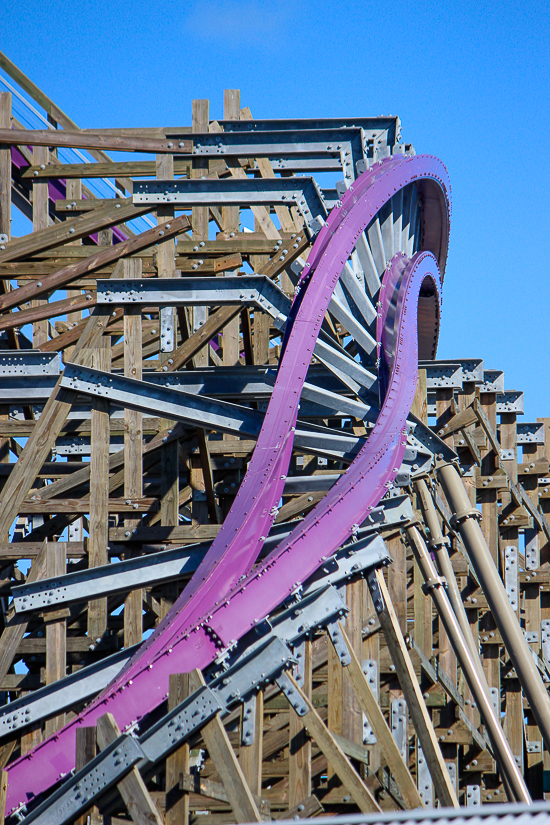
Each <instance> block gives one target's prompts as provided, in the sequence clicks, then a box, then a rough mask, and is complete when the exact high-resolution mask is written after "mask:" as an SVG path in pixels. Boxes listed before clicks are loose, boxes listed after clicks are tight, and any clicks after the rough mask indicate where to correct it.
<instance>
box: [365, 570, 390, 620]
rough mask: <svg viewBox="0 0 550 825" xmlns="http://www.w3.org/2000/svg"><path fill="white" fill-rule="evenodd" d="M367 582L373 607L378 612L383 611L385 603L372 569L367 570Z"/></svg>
mask: <svg viewBox="0 0 550 825" xmlns="http://www.w3.org/2000/svg"><path fill="white" fill-rule="evenodd" d="M367 583H368V586H369V590H370V595H371V598H372V603H373V605H374V609H375V610H376V612H377V613H378V614H380V613H383V611H384V610H385V609H386V605H385V604H384V597H383V596H382V593H381V592H380V588H379V587H378V582H377V580H376V574H375V573H374V571H373V570H371V571H369V574H368V576H367Z"/></svg>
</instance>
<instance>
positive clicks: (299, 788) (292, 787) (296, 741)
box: [288, 640, 312, 810]
mask: <svg viewBox="0 0 550 825" xmlns="http://www.w3.org/2000/svg"><path fill="white" fill-rule="evenodd" d="M300 652H301V653H302V657H301V659H300V660H299V661H298V668H299V669H301V670H302V673H303V686H302V690H303V692H304V694H305V695H306V696H307V697H308V699H309V700H311V696H312V694H311V691H312V667H311V665H312V654H311V642H310V641H309V640H307V641H306V642H305V643H304V645H303V646H302V650H301V651H300ZM289 736H290V742H289V756H288V771H289V787H288V807H289V810H292V809H293V808H295V807H296V805H299V804H300V803H301V802H303V801H304V799H307V798H308V797H309V796H311V741H310V739H309V737H308V736H307V734H306V729H305V726H304V724H303V722H302V720H301V719H300V717H299V716H298V715H297V714H296V713H291V714H290V720H289Z"/></svg>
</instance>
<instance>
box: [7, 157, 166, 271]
mask: <svg viewBox="0 0 550 825" xmlns="http://www.w3.org/2000/svg"><path fill="white" fill-rule="evenodd" d="M40 150H41V147H37V148H36V150H35V151H36V152H40ZM42 189H44V190H45V192H44V194H43V195H42V194H41V190H42ZM37 190H38V193H39V194H38V198H40V199H42V198H43V199H44V203H45V204H46V206H47V204H48V184H47V183H36V184H35V185H34V187H33V191H34V192H36V191H37ZM36 198H37V196H36V195H35V198H34V200H33V212H34V205H35V202H36ZM151 211H152V210H151V206H134V204H133V203H132V200H131V198H128V199H127V200H123V201H116V200H113V201H112V202H111V203H110V204H109V205H108V206H103V207H101V208H100V209H94V211H93V212H88V213H86V214H85V215H79V216H77V217H75V218H73V219H71V220H66V221H63V222H62V223H56V224H54V225H53V226H48V225H47V223H46V224H45V225H44V224H42V225H40V226H36V225H35V226H34V232H32V233H31V234H29V235H23V236H22V237H19V238H15V239H14V240H12V241H10V243H8V244H6V248H5V249H4V250H1V251H0V263H7V262H8V261H17V260H20V259H21V258H28V257H30V256H31V255H34V254H36V253H37V252H44V251H46V250H48V249H54V248H55V247H56V246H60V245H61V244H64V243H67V242H68V241H75V240H77V239H78V238H86V237H87V236H88V235H91V234H93V233H94V232H97V231H98V230H100V229H107V228H109V227H112V226H117V224H121V223H124V222H125V221H127V220H132V219H133V218H137V217H139V216H140V215H146V214H147V213H148V212H151Z"/></svg>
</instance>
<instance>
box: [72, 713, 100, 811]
mask: <svg viewBox="0 0 550 825" xmlns="http://www.w3.org/2000/svg"><path fill="white" fill-rule="evenodd" d="M96 753H97V743H96V729H95V727H85V728H83V727H80V728H77V729H76V754H75V772H76V773H78V771H80V770H82V768H84V767H85V766H86V765H87V764H88V762H91V761H92V759H93V758H94V757H95V755H96ZM97 816H98V814H97V808H96V806H95V805H94V806H93V808H91V810H89V811H86V813H84V814H82V816H79V817H78V819H77V820H76V823H75V825H92V823H91V822H90V819H92V820H93V818H94V817H97Z"/></svg>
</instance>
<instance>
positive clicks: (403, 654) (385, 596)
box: [374, 570, 458, 808]
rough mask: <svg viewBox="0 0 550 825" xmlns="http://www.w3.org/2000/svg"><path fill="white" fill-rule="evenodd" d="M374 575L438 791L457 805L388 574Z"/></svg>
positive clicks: (394, 655) (382, 614)
mask: <svg viewBox="0 0 550 825" xmlns="http://www.w3.org/2000/svg"><path fill="white" fill-rule="evenodd" d="M374 576H375V578H376V584H377V586H378V590H379V592H380V594H381V596H382V602H383V607H382V609H381V611H379V610H377V613H378V620H379V622H380V624H381V625H382V630H383V632H384V636H385V638H386V643H387V645H388V648H389V651H390V653H391V657H392V661H393V664H394V666H395V671H396V673H397V678H398V679H399V684H400V685H401V689H402V690H403V694H404V696H405V700H406V702H407V705H408V708H409V712H410V714H411V718H412V721H413V725H414V727H415V730H416V734H417V736H418V738H419V740H420V743H421V745H422V750H423V751H424V755H425V757H426V759H427V760H428V765H429V767H430V773H431V774H432V779H433V783H434V787H435V790H436V793H437V795H438V797H439V799H440V801H441V803H442V804H443V805H449V806H451V805H452V806H453V807H455V808H457V807H458V799H457V797H456V794H455V791H454V788H453V786H452V783H451V779H450V776H449V772H448V771H447V767H446V765H445V760H444V759H443V755H442V753H441V748H440V747H439V743H438V741H437V738H436V736H435V733H434V729H433V727H432V723H431V719H430V717H429V714H428V710H427V708H426V703H425V701H424V697H423V696H422V692H421V690H420V686H419V684H418V680H417V678H416V674H415V672H414V667H413V664H412V662H411V657H410V655H409V651H408V650H407V646H406V645H405V640H404V639H403V634H402V632H401V628H400V626H399V619H398V618H397V615H396V613H395V610H394V607H393V604H392V601H391V598H390V594H389V592H388V588H387V586H386V582H385V581H384V575H383V573H382V571H381V570H376V571H375V573H374Z"/></svg>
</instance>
